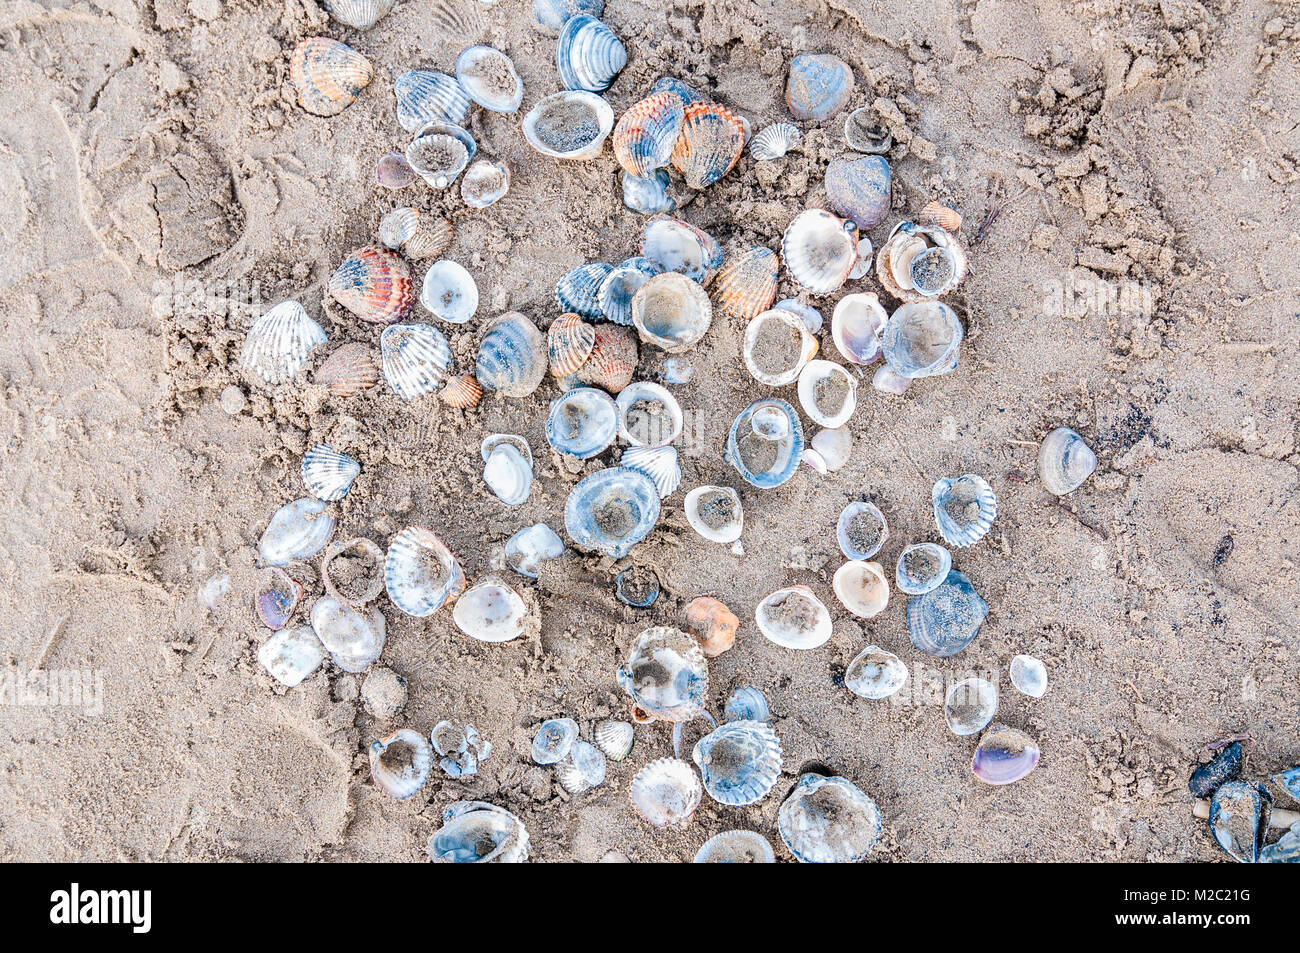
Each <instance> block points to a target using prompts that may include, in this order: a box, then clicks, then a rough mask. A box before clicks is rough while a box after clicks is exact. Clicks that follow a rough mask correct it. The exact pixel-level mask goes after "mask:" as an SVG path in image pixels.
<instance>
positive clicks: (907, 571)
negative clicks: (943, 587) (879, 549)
mask: <svg viewBox="0 0 1300 953" xmlns="http://www.w3.org/2000/svg"><path fill="white" fill-rule="evenodd" d="M950 569H952V554H951V553H950V552H948V550H946V549H944V548H943V547H942V546H940V545H939V544H938V543H913V544H912V545H911V546H908V547H906V548H905V549H904V550H903V551H902V552H901V553H900V554H899V556H898V571H897V573H895V578H896V580H897V582H898V589H899V591H900V592H905V593H907V594H908V595H909V596H919V595H923V594H924V593H927V592H929V591H930V590H931V589H934V588H935V587H937V586H938V585H939V584H940V583H942V582H943V581H944V580H945V579H947V578H948V571H949V570H950Z"/></svg>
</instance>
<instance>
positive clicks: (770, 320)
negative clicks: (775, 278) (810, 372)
mask: <svg viewBox="0 0 1300 953" xmlns="http://www.w3.org/2000/svg"><path fill="white" fill-rule="evenodd" d="M816 353H817V339H816V338H815V337H813V336H812V335H811V334H809V333H808V329H807V328H806V327H805V326H804V323H803V321H801V320H799V316H798V315H796V314H793V313H792V312H790V311H786V310H785V309H784V308H773V309H772V310H770V311H764V312H763V313H762V314H760V315H758V316H757V317H755V318H754V320H752V321H750V322H749V324H748V325H746V326H745V340H744V342H743V344H742V345H741V356H742V357H743V358H744V360H745V367H747V368H748V369H749V373H750V374H751V375H753V377H754V380H756V381H759V382H760V383H763V384H768V385H770V386H772V387H781V386H783V385H785V384H789V383H792V382H793V381H795V380H796V379H797V378H798V377H799V374H800V372H801V371H802V370H803V369H804V367H805V365H807V363H808V361H810V360H811V359H812V356H813V355H814V354H816Z"/></svg>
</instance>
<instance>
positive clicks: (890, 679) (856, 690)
mask: <svg viewBox="0 0 1300 953" xmlns="http://www.w3.org/2000/svg"><path fill="white" fill-rule="evenodd" d="M906 681H907V666H906V665H904V664H903V661H902V659H900V658H899V657H898V656H897V655H895V654H894V653H893V652H886V651H885V650H884V649H882V648H881V647H880V646H878V645H868V646H867V647H866V648H865V649H863V650H862V651H861V652H859V653H858V654H857V655H855V656H854V657H853V661H851V662H850V663H849V667H848V668H847V669H845V670H844V687H845V688H847V689H848V690H849V691H851V692H852V693H853V694H855V695H857V696H858V697H859V698H869V699H871V700H873V701H879V700H880V699H882V698H888V697H889V696H890V695H893V694H894V693H895V692H897V691H898V690H899V689H900V688H902V687H903V683H904V682H906Z"/></svg>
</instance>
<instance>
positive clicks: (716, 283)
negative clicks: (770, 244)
mask: <svg viewBox="0 0 1300 953" xmlns="http://www.w3.org/2000/svg"><path fill="white" fill-rule="evenodd" d="M779 270H780V262H779V261H778V260H777V257H776V254H775V253H773V252H772V251H770V250H768V249H766V248H762V247H759V248H750V249H748V250H747V251H744V252H741V253H740V254H739V255H737V256H736V257H735V258H733V259H732V260H731V262H730V263H728V264H727V265H725V266H724V267H723V268H722V269H721V270H720V271H719V272H718V273H717V275H716V276H715V277H714V279H713V300H714V301H716V302H717V304H718V307H719V308H720V309H721V310H722V313H723V314H725V315H727V316H728V317H732V318H736V319H737V320H740V321H750V320H752V319H753V318H756V317H758V316H759V315H760V314H762V313H763V312H765V311H766V310H767V309H768V308H770V307H772V302H773V301H775V300H776V276H777V272H778V271H779Z"/></svg>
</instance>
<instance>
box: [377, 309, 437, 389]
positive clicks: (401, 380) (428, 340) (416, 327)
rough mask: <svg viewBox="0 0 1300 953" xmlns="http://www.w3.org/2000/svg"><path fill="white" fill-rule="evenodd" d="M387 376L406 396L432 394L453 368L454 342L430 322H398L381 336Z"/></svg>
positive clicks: (380, 340)
mask: <svg viewBox="0 0 1300 953" xmlns="http://www.w3.org/2000/svg"><path fill="white" fill-rule="evenodd" d="M379 357H380V360H381V361H382V362H383V366H384V380H385V381H387V382H388V386H389V387H390V388H392V390H393V393H395V394H396V395H397V396H398V397H400V398H402V400H414V399H415V398H417V397H420V396H422V395H424V394H432V393H434V392H436V391H437V390H438V388H439V387H441V386H442V384H443V382H444V381H445V380H446V379H447V374H448V372H449V371H450V369H451V345H449V344H448V343H447V339H446V338H445V337H444V336H443V333H442V332H441V331H439V330H438V329H437V328H435V327H433V326H432V325H430V324H394V325H391V326H390V327H387V328H384V332H383V333H382V334H381V335H380V336H379Z"/></svg>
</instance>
